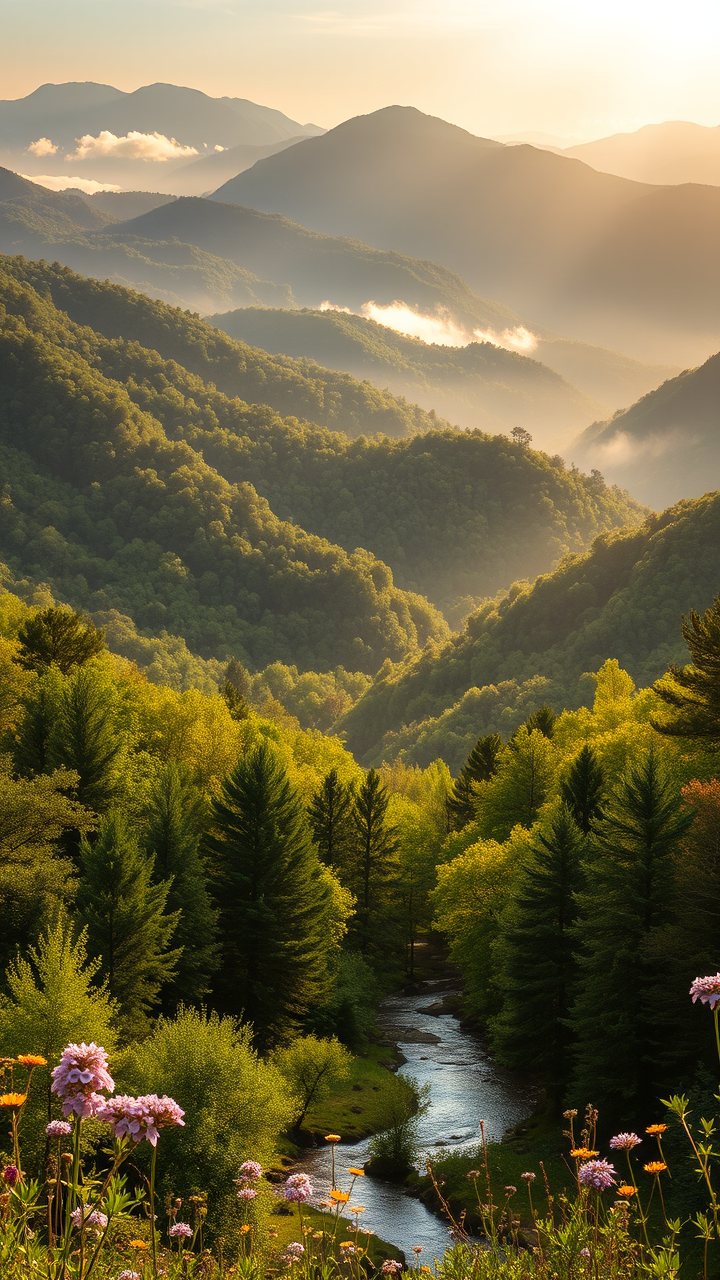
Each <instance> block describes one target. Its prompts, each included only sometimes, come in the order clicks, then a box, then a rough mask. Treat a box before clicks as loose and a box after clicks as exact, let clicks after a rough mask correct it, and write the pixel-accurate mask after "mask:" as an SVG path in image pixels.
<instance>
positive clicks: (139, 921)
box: [77, 809, 180, 1033]
mask: <svg viewBox="0 0 720 1280" xmlns="http://www.w3.org/2000/svg"><path fill="white" fill-rule="evenodd" d="M80 859H81V865H82V879H81V881H80V886H79V888H78V895H77V906H78V914H79V917H80V921H81V923H82V925H83V926H84V927H85V928H86V929H87V941H88V951H89V954H90V955H91V956H92V957H93V958H94V959H97V960H99V961H100V972H101V973H102V975H103V977H104V978H105V980H106V982H107V989H108V992H109V993H110V995H111V996H112V998H113V999H114V1000H116V1001H117V1003H118V1005H119V1006H120V1011H121V1016H122V1019H123V1022H124V1024H125V1027H126V1029H128V1030H131V1031H133V1032H135V1033H139V1032H142V1030H144V1028H145V1026H146V1025H147V1015H148V1013H149V1012H150V1011H151V1010H152V1008H153V1007H154V1006H155V1004H156V1003H157V1000H158V995H159V992H160V989H161V987H162V986H163V985H164V984H165V983H166V982H172V980H173V978H174V976H175V970H176V967H177V963H178V960H179V959H180V952H179V951H178V950H172V951H171V950H170V949H169V944H170V940H171V938H172V935H173V933H174V931H175V929H176V927H177V924H178V914H177V913H175V914H174V915H169V914H168V913H167V911H166V903H167V897H168V890H169V888H170V885H169V883H168V882H167V881H164V882H162V883H160V884H153V859H152V858H151V857H148V856H147V854H145V853H144V852H143V851H142V850H141V849H140V846H139V844H138V841H137V839H136V837H135V835H134V833H133V832H132V831H131V829H130V826H129V823H128V821H127V819H126V818H125V817H124V815H123V814H122V813H120V812H118V811H117V810H112V809H111V810H110V812H109V813H107V814H106V815H105V817H103V818H102V819H101V821H100V826H99V829H98V833H97V836H96V837H95V839H94V840H93V841H92V843H91V842H90V841H89V840H87V839H84V840H83V841H82V842H81V845H80Z"/></svg>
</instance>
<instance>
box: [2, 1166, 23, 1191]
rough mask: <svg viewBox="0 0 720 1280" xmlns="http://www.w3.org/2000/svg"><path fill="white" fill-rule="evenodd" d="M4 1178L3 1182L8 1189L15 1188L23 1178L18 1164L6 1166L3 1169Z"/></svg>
mask: <svg viewBox="0 0 720 1280" xmlns="http://www.w3.org/2000/svg"><path fill="white" fill-rule="evenodd" d="M2 1176H3V1182H5V1183H6V1184H7V1186H8V1187H14V1186H15V1184H16V1183H18V1182H19V1181H20V1179H21V1178H22V1174H21V1172H20V1170H19V1169H18V1167H17V1165H16V1164H6V1165H5V1168H4V1169H3V1174H2Z"/></svg>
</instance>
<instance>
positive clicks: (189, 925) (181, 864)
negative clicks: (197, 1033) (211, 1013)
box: [143, 761, 219, 1010]
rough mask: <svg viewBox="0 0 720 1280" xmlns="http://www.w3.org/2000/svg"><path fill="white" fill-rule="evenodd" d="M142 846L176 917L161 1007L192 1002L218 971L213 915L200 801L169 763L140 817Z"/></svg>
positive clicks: (155, 877) (168, 908) (167, 909)
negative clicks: (174, 953) (170, 971)
mask: <svg viewBox="0 0 720 1280" xmlns="http://www.w3.org/2000/svg"><path fill="white" fill-rule="evenodd" d="M143 818H144V821H143V845H144V848H145V851H146V853H147V855H148V856H149V857H151V858H152V859H153V860H154V872H153V880H154V881H155V883H163V882H165V883H166V884H168V885H169V889H168V894H167V903H166V911H167V913H168V914H169V915H175V914H176V913H177V915H178V924H177V928H176V930H175V932H174V934H173V946H174V947H177V948H181V954H180V958H179V960H178V962H177V970H176V973H175V977H174V979H173V981H172V982H170V983H167V984H166V985H165V987H164V988H163V1008H164V1009H166V1010H167V1009H169V1008H171V1007H176V1006H177V1005H178V1003H183V1004H197V1003H198V1002H199V1001H200V1000H202V998H203V997H204V996H205V995H207V993H208V991H209V990H210V979H211V976H212V974H213V973H214V972H215V970H216V969H217V967H218V964H219V957H218V943H217V940H216V935H217V911H216V910H215V908H214V906H213V904H212V902H211V900H210V894H209V891H208V884H207V874H206V871H205V867H204V865H203V862H202V859H201V857H200V852H199V844H200V831H201V828H202V826H203V818H204V805H203V802H202V797H201V796H200V794H199V793H198V792H197V790H196V789H195V788H194V787H193V786H192V784H191V783H190V782H189V781H188V780H187V779H186V778H184V777H183V774H182V772H181V770H180V768H179V766H178V765H177V764H176V763H175V762H174V761H171V762H170V763H169V764H167V765H166V766H165V768H164V769H163V770H162V772H161V773H160V775H159V776H158V778H157V780H156V782H155V784H154V786H153V789H152V791H151V793H150V798H149V800H148V804H147V807H146V809H145V813H144V815H143Z"/></svg>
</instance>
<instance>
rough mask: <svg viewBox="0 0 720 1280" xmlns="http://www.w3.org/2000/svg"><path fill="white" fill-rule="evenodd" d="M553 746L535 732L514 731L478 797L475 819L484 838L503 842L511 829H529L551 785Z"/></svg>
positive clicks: (553, 773)
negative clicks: (491, 775)
mask: <svg viewBox="0 0 720 1280" xmlns="http://www.w3.org/2000/svg"><path fill="white" fill-rule="evenodd" d="M555 769H556V758H555V752H554V749H553V746H552V744H551V742H550V741H549V739H548V738H546V736H545V734H544V733H541V732H540V730H539V729H533V730H530V731H528V729H527V728H526V727H525V725H522V726H521V728H520V729H518V731H517V733H516V734H515V736H514V739H513V741H512V743H509V744H508V747H507V748H506V750H505V751H504V752H503V753H502V755H501V757H500V759H499V762H498V767H497V771H496V773H495V776H494V777H493V778H492V779H491V780H490V781H489V782H488V783H486V784H485V786H484V787H483V789H482V792H481V794H480V795H479V796H478V804H477V818H478V822H479V824H480V829H481V831H482V833H483V835H485V836H492V837H493V838H494V839H496V840H506V839H507V837H508V836H509V835H510V832H511V831H512V829H513V827H514V826H517V825H518V824H519V825H520V826H522V827H531V826H532V825H533V823H534V822H535V821H536V819H537V817H538V814H539V813H540V810H541V808H542V806H543V805H544V803H545V801H546V800H547V799H548V798H549V796H550V794H551V789H552V787H553V784H554V781H555Z"/></svg>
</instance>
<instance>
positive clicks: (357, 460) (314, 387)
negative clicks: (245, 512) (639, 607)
mask: <svg viewBox="0 0 720 1280" xmlns="http://www.w3.org/2000/svg"><path fill="white" fill-rule="evenodd" d="M4 267H5V271H6V273H7V274H8V276H11V277H12V278H13V279H15V280H16V281H17V282H18V283H19V284H21V285H22V286H23V287H24V288H31V289H33V290H34V291H35V292H36V293H38V294H42V296H43V297H44V298H45V299H46V300H47V302H48V304H50V303H52V305H53V306H54V307H55V308H56V310H57V313H58V315H60V316H64V319H63V323H67V320H68V319H70V320H72V322H74V324H76V325H80V326H82V332H83V333H87V334H88V335H90V336H89V337H88V342H90V343H91V350H92V363H93V368H94V369H96V370H97V371H98V373H100V374H101V375H102V376H103V377H104V378H107V379H110V380H112V381H113V382H114V383H117V384H118V385H119V386H121V387H122V388H123V389H124V392H125V394H126V395H127V397H128V398H129V399H130V400H131V401H132V403H133V404H134V405H135V406H136V407H137V409H138V410H139V411H141V412H142V413H144V414H146V415H149V416H150V417H151V418H152V419H153V421H155V422H156V423H159V424H160V426H161V427H162V429H163V430H164V432H165V434H166V436H167V437H168V438H169V439H170V440H172V441H183V442H185V443H186V444H187V445H189V446H190V447H191V448H192V449H193V450H194V451H196V452H199V453H201V455H202V457H203V458H204V460H205V462H206V463H207V464H208V465H209V466H211V467H212V468H214V470H215V472H217V474H218V475H219V476H221V477H222V478H223V480H224V481H226V482H228V483H230V484H232V485H236V484H237V485H242V484H244V483H248V482H249V483H250V484H252V485H253V487H254V489H255V490H256V491H257V492H258V493H259V494H260V495H261V496H262V497H263V498H266V499H267V500H268V502H269V503H270V507H271V509H272V511H273V512H274V513H275V515H276V516H278V517H279V518H280V519H282V520H290V521H292V522H293V523H294V524H295V525H296V526H298V527H300V528H301V529H304V530H305V531H306V532H307V533H308V534H312V535H315V536H317V537H320V538H322V539H324V540H326V541H329V542H331V543H333V544H335V545H337V546H341V547H342V548H343V549H344V550H345V551H346V552H348V553H349V554H352V553H357V554H360V555H362V556H366V555H367V554H368V552H371V553H373V555H381V556H382V558H383V559H384V560H385V562H386V563H387V564H389V565H390V566H391V568H392V570H393V575H394V580H395V582H396V583H397V584H398V585H400V586H402V587H403V588H404V589H408V590H413V591H421V592H423V593H424V594H426V595H429V596H431V597H432V599H433V601H435V602H436V603H437V604H438V605H441V606H442V607H443V608H445V609H447V610H454V611H455V613H456V614H457V616H459V617H462V616H464V614H466V613H467V612H468V611H469V609H470V608H472V607H473V603H474V601H473V597H475V596H477V595H483V594H487V593H488V592H494V591H496V590H497V589H498V588H499V587H502V586H503V585H507V584H508V583H509V582H511V581H512V580H513V578H514V577H516V576H517V575H518V573H536V572H539V571H540V570H542V569H546V568H548V567H550V565H551V564H552V563H553V562H554V561H555V560H556V559H557V558H558V556H559V555H562V554H563V553H564V552H565V551H567V550H571V549H572V550H574V549H580V548H583V547H585V546H586V545H587V544H588V542H589V541H591V539H592V538H593V537H594V536H595V535H596V534H597V533H599V532H600V531H602V530H608V529H612V528H616V527H618V526H619V525H622V524H624V523H626V522H627V521H629V520H635V521H636V522H637V521H640V520H641V519H642V517H643V514H644V513H643V511H642V509H641V508H639V507H638V505H637V503H635V502H633V501H632V499H629V498H628V497H627V495H626V494H622V493H620V492H619V491H618V490H617V489H608V488H607V487H606V486H605V485H604V483H603V482H602V481H601V480H599V479H598V478H597V477H587V476H582V475H580V474H579V473H578V472H577V471H567V470H566V469H565V466H564V464H563V462H562V460H561V459H560V458H548V457H547V455H545V454H542V453H537V452H536V451H534V450H532V449H529V448H526V447H523V446H522V445H521V444H517V443H515V442H513V441H511V440H509V439H508V438H507V437H506V436H487V435H484V434H482V433H481V432H470V433H464V432H456V431H452V430H450V429H444V430H441V429H430V430H426V431H425V433H424V434H418V432H417V430H416V431H415V432H414V433H413V434H412V436H411V438H409V439H407V438H406V439H404V440H402V439H396V440H391V439H388V438H387V437H386V436H375V437H373V436H371V435H370V434H369V433H365V434H363V435H361V436H360V438H358V439H356V440H350V439H349V438H348V436H347V435H346V434H345V433H341V432H338V431H336V432H332V431H329V430H327V429H326V428H322V427H319V426H317V425H315V423H317V422H318V421H321V420H324V421H326V422H328V421H329V422H334V423H335V424H336V425H337V424H339V423H342V424H344V425H347V426H348V427H350V428H354V430H355V431H357V429H358V427H359V426H360V425H361V424H362V422H363V421H364V422H365V423H367V424H369V425H373V417H372V415H373V413H374V414H375V418H374V425H376V426H378V427H382V426H383V425H384V423H386V424H387V425H396V428H397V426H398V425H399V424H398V422H397V417H398V416H399V413H400V411H401V409H402V402H398V401H394V400H393V398H392V397H391V396H390V395H389V394H388V393H385V395H384V396H380V394H379V393H378V392H376V391H374V389H373V388H371V387H369V386H368V384H367V383H365V384H360V383H357V382H355V381H354V380H353V379H352V378H350V377H348V376H347V375H342V374H332V373H329V372H327V371H324V370H322V369H319V368H318V367H317V366H315V365H311V364H309V363H306V362H300V361H291V360H287V359H278V358H273V357H271V356H267V355H265V354H263V353H262V352H260V351H256V350H252V349H251V348H248V347H246V346H245V345H244V344H242V343H238V342H233V341H231V340H230V339H229V338H227V337H226V336H225V335H224V334H221V333H219V332H218V331H216V330H213V329H211V328H210V327H209V326H208V325H206V324H204V323H203V322H202V321H200V320H199V319H198V318H197V317H193V316H188V315H187V314H186V313H184V312H181V311H174V310H172V309H171V308H169V307H166V306H164V305H162V304H160V303H157V302H150V301H149V300H148V299H146V298H142V297H140V296H139V295H137V294H132V293H129V292H127V291H125V290H122V289H118V288H115V287H112V286H108V285H107V284H104V285H103V284H98V283H97V282H95V281H87V280H82V279H81V278H80V277H78V276H74V275H73V274H72V273H71V272H69V271H67V270H65V269H63V268H60V267H57V266H55V267H49V266H47V265H46V264H42V263H40V264H38V263H26V262H23V261H22V260H21V259H14V260H7V259H6V260H5V263H4ZM270 406H274V408H275V410H277V408H278V407H280V408H281V409H282V410H283V411H284V412H286V413H287V412H292V411H293V409H294V411H295V414H301V415H302V416H303V417H304V418H306V419H312V418H314V419H315V423H313V422H312V421H306V422H305V423H304V424H303V423H301V422H299V421H298V419H297V417H293V418H281V417H279V416H278V413H277V412H276V411H273V408H271V407H270ZM393 407H395V412H396V421H395V423H393V419H392V418H391V416H390V415H391V412H392V411H393ZM406 410H407V411H408V412H409V411H410V406H406ZM416 412H417V413H418V415H419V414H420V411H419V410H417V411H416ZM433 421H434V423H435V426H436V428H437V427H438V426H439V423H438V419H434V420H433V419H431V418H429V416H428V418H427V420H426V425H427V423H432V422H433ZM358 546H360V547H363V548H366V550H365V551H362V552H357V548H358ZM462 597H465V599H462Z"/></svg>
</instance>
